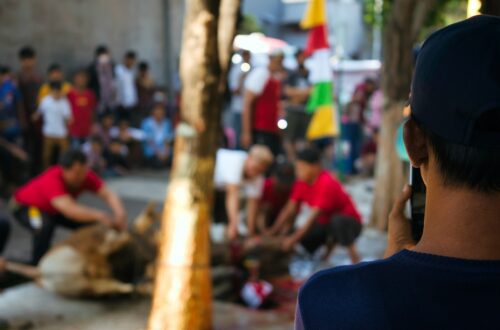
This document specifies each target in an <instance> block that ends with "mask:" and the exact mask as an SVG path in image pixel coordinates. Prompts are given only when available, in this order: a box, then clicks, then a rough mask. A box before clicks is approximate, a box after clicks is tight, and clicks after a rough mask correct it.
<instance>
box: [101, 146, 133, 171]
mask: <svg viewBox="0 0 500 330" xmlns="http://www.w3.org/2000/svg"><path fill="white" fill-rule="evenodd" d="M126 153H127V152H126V147H125V146H124V145H123V144H122V143H121V141H120V140H119V139H112V140H111V142H110V144H109V148H107V149H106V150H105V151H104V159H105V160H106V171H105V176H107V177H117V176H123V175H125V174H127V172H128V169H129V164H128V162H127V159H126Z"/></svg>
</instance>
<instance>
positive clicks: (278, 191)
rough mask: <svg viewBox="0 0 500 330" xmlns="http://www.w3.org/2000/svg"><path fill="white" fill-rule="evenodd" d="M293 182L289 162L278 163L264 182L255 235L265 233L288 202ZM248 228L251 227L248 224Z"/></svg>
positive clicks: (293, 174)
mask: <svg viewBox="0 0 500 330" xmlns="http://www.w3.org/2000/svg"><path fill="white" fill-rule="evenodd" d="M294 181H295V173H294V168H293V165H292V164H291V163H289V162H282V163H279V164H278V165H277V166H276V167H275V168H274V170H273V173H272V175H271V176H270V177H269V178H267V179H266V181H265V182H264V188H263V191H262V196H261V198H260V202H259V210H258V215H257V223H256V226H255V227H256V228H255V229H256V230H252V228H250V232H254V233H255V234H259V233H266V232H267V231H268V230H269V228H271V227H272V225H273V224H274V221H275V220H276V219H277V218H278V216H279V214H280V212H281V210H282V209H283V207H284V206H285V205H286V203H287V202H288V199H289V197H290V193H291V192H292V186H293V183H294ZM249 227H253V226H252V225H251V224H249Z"/></svg>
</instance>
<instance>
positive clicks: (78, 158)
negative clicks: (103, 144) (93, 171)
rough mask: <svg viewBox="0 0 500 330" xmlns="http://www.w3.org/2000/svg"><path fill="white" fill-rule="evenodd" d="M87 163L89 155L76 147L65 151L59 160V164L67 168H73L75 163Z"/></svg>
mask: <svg viewBox="0 0 500 330" xmlns="http://www.w3.org/2000/svg"><path fill="white" fill-rule="evenodd" d="M86 163H87V156H85V154H84V153H83V152H82V151H80V150H76V149H72V150H69V151H67V152H65V153H64V154H63V155H62V156H61V159H60V160H59V165H61V167H62V168H63V169H65V170H67V169H70V168H72V167H73V165H75V164H80V165H85V164H86Z"/></svg>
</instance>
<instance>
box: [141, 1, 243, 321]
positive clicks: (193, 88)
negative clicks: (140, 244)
mask: <svg viewBox="0 0 500 330" xmlns="http://www.w3.org/2000/svg"><path fill="white" fill-rule="evenodd" d="M233 6H234V7H235V9H232V7H233ZM238 6H239V1H228V0H188V1H187V7H186V17H185V23H184V34H183V44H182V52H181V79H182V85H183V90H182V106H181V123H180V124H179V126H178V128H177V135H176V141H175V148H174V162H173V167H172V172H171V176H170V179H171V181H170V185H169V189H168V193H167V198H166V201H165V208H164V211H163V221H162V229H161V240H160V241H161V246H160V249H159V257H158V261H157V273H156V283H155V289H154V296H153V305H152V309H151V314H150V318H149V323H148V329H150V330H165V329H176V330H177V329H211V328H212V303H211V302H212V288H211V277H210V258H209V255H210V244H209V225H210V210H211V201H212V192H213V171H214V163H215V160H214V156H215V152H216V149H217V146H218V141H219V137H220V134H219V133H220V113H221V111H220V110H221V108H222V93H221V89H222V86H225V77H226V71H227V62H228V60H227V59H228V58H229V55H228V54H227V52H229V51H230V45H231V42H232V36H233V35H234V32H235V26H234V24H233V25H231V24H230V23H228V22H233V21H234V22H235V21H236V18H235V17H232V16H233V15H235V14H236V12H237V9H238ZM233 13H234V14H233ZM222 26H224V33H218V31H219V27H222ZM219 35H220V36H221V37H220V39H219ZM221 55H223V56H221Z"/></svg>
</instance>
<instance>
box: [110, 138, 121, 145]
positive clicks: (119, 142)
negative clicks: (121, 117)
mask: <svg viewBox="0 0 500 330" xmlns="http://www.w3.org/2000/svg"><path fill="white" fill-rule="evenodd" d="M115 143H117V144H122V141H121V140H120V139H119V138H112V139H111V140H109V145H112V144H115Z"/></svg>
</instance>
